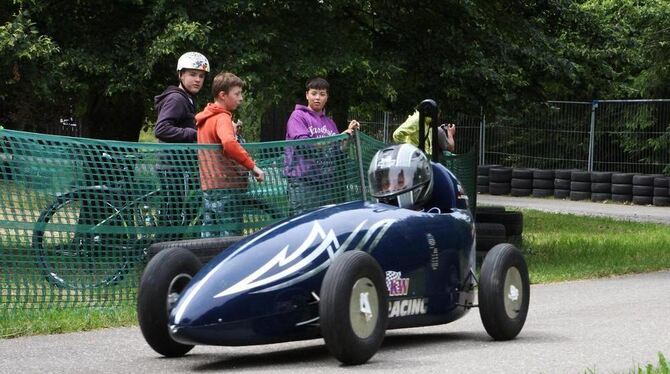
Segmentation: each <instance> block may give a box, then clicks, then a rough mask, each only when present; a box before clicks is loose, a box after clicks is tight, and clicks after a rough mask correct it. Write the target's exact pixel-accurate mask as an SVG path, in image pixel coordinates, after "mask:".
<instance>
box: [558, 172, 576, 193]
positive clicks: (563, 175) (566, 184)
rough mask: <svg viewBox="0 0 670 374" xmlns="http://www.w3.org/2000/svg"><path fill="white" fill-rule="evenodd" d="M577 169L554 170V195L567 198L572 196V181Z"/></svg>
mask: <svg viewBox="0 0 670 374" xmlns="http://www.w3.org/2000/svg"><path fill="white" fill-rule="evenodd" d="M573 171H575V170H566V169H559V170H556V171H555V172H554V197H555V198H557V199H567V198H568V197H570V181H571V179H572V172H573Z"/></svg>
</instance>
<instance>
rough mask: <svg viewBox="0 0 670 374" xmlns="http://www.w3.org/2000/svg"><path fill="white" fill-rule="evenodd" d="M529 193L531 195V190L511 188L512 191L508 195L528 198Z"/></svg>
mask: <svg viewBox="0 0 670 374" xmlns="http://www.w3.org/2000/svg"><path fill="white" fill-rule="evenodd" d="M531 193H533V189H532V188H514V187H512V189H511V190H510V192H509V195H510V196H514V197H524V196H530V194H531Z"/></svg>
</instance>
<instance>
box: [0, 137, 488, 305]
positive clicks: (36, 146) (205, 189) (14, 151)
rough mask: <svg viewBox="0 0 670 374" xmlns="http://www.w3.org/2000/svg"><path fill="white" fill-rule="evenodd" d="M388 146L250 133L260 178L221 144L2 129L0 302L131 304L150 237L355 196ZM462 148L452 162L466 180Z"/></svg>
mask: <svg viewBox="0 0 670 374" xmlns="http://www.w3.org/2000/svg"><path fill="white" fill-rule="evenodd" d="M358 146H360V148H358ZM384 146H385V144H384V143H382V142H379V141H377V140H374V139H373V138H371V137H369V136H367V135H365V134H361V136H360V137H359V138H358V139H356V137H352V138H349V137H348V136H346V135H341V136H335V137H328V138H320V139H309V140H301V141H293V142H265V143H247V144H244V148H245V149H246V150H247V152H248V153H249V155H250V156H251V157H252V158H253V159H254V160H255V162H256V165H257V166H258V167H260V168H261V169H262V170H263V171H264V172H265V180H264V181H263V182H257V181H256V180H255V179H254V178H253V176H252V175H250V173H249V172H247V171H245V170H244V169H242V168H239V167H238V166H236V164H234V163H232V162H231V161H229V160H228V159H226V158H225V157H223V153H222V151H221V147H220V146H218V145H184V144H151V143H130V142H114V141H101V140H93V139H83V138H70V137H60V136H51V135H41V134H34V133H26V132H18V131H10V130H0V161H2V165H0V311H3V310H4V311H7V310H12V309H47V308H54V307H56V308H66V307H98V306H116V305H123V304H125V305H128V304H134V303H135V300H136V290H137V284H138V281H139V278H140V274H141V271H142V269H143V267H144V265H145V262H146V251H147V248H148V247H149V245H151V244H152V243H154V242H160V241H169V240H179V239H192V238H203V237H212V236H227V235H247V234H250V233H252V232H254V231H256V230H259V229H261V228H263V227H265V226H267V225H269V224H271V223H273V222H275V221H277V220H280V219H282V218H285V217H289V216H292V215H295V214H299V213H302V212H305V211H307V210H310V209H312V208H316V207H319V206H322V205H325V204H331V203H340V202H345V201H351V200H357V199H360V198H361V197H362V196H363V188H364V186H365V183H367V178H366V177H364V178H363V181H361V176H365V175H366V172H367V167H368V165H369V163H370V161H371V159H372V157H373V155H374V153H375V152H376V151H377V150H378V149H380V148H381V147H384ZM358 149H360V156H361V157H360V158H359V152H358ZM468 157H469V156H468V155H463V156H457V157H456V158H454V159H453V160H451V161H448V162H451V164H450V167H451V168H452V170H455V171H456V172H457V174H458V173H461V174H462V173H465V174H467V175H468V176H472V177H473V178H472V186H473V188H472V189H471V191H474V184H475V182H474V174H475V168H474V166H464V167H462V168H461V167H460V166H459V165H461V163H465V162H466V161H467V162H468V165H469V158H468ZM473 165H474V164H473ZM361 172H362V173H361Z"/></svg>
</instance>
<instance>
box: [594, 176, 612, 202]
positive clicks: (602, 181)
mask: <svg viewBox="0 0 670 374" xmlns="http://www.w3.org/2000/svg"><path fill="white" fill-rule="evenodd" d="M607 200H612V173H611V172H609V171H594V172H592V173H591V201H594V202H596V201H607Z"/></svg>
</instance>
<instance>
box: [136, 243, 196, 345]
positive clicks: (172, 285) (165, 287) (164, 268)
mask: <svg viewBox="0 0 670 374" xmlns="http://www.w3.org/2000/svg"><path fill="white" fill-rule="evenodd" d="M201 267H202V265H201V263H200V261H199V260H198V258H197V257H196V256H195V255H194V254H193V253H192V252H191V251H189V250H187V249H185V248H180V247H173V248H168V249H165V250H163V251H161V252H159V253H158V254H156V256H155V257H153V258H152V259H151V261H149V263H148V264H147V267H146V268H145V269H144V273H143V274H142V279H141V280H140V286H139V289H138V293H137V319H138V321H139V324H140V330H142V335H144V339H145V340H146V341H147V343H149V345H150V346H151V348H153V350H154V351H156V352H158V353H160V354H162V355H163V356H166V357H180V356H183V355H185V354H186V353H188V351H190V350H191V349H193V346H192V345H187V344H181V343H178V342H176V341H174V340H173V339H172V337H171V336H170V333H169V332H168V319H169V316H170V311H171V310H172V309H173V308H174V307H175V305H176V303H177V301H178V300H179V296H180V295H181V294H182V293H183V291H184V290H185V289H186V286H187V285H188V283H189V282H190V281H191V279H192V278H193V276H194V275H195V273H197V272H198V270H200V268H201Z"/></svg>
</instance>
